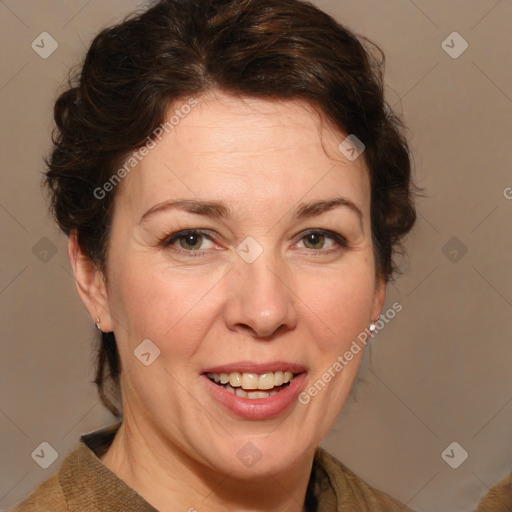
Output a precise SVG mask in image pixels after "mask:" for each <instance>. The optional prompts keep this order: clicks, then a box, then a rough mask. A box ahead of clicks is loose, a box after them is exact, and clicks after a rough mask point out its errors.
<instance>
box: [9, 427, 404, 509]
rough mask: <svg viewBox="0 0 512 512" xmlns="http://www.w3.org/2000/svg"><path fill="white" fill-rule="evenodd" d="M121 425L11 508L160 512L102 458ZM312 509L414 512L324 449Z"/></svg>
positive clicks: (97, 435) (95, 436) (90, 442)
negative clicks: (109, 467)
mask: <svg viewBox="0 0 512 512" xmlns="http://www.w3.org/2000/svg"><path fill="white" fill-rule="evenodd" d="M119 426H120V423H117V424H115V425H111V426H110V427H106V428H104V429H101V430H97V431H95V432H92V433H90V434H86V435H83V436H81V439H80V442H79V443H78V446H77V447H76V448H75V449H74V450H73V451H72V452H71V453H70V454H69V455H68V456H67V457H66V458H65V459H64V461H63V462H62V464H61V467H60V469H59V472H58V473H57V474H56V475H54V476H52V477H50V478H49V479H48V480H46V481H45V482H43V483H42V484H41V485H40V486H39V487H38V488H37V489H36V490H35V491H34V492H33V493H32V494H31V495H30V496H29V497H28V498H27V499H25V500H24V501H23V502H21V503H20V504H18V505H17V506H16V507H15V508H13V509H11V510H10V511H9V512H100V511H101V512H114V511H115V512H158V511H157V510H156V509H155V508H154V507H153V506H152V505H150V504H149V503H148V502H147V501H146V500H144V498H142V497H141V496H140V495H139V494H137V493H136V492H135V490H134V489H132V488H131V487H129V486H128V485H127V484H126V483H125V482H124V481H123V480H121V479H120V478H118V477H117V476H116V475H115V473H113V472H112V471H110V470H109V469H108V468H107V467H106V466H105V465H104V464H103V462H101V460H100V459H99V457H101V456H102V455H103V453H105V452H106V451H107V449H108V447H109V446H110V443H111V442H112V440H113V439H114V436H115V434H116V432H117V430H118V428H119ZM306 508H307V510H308V512H337V511H340V512H341V511H343V512H395V511H396V512H398V511H400V512H412V511H411V509H409V508H407V507H406V506H404V505H402V504H401V503H399V502H398V501H396V500H394V499H393V498H390V497H389V496H388V495H386V494H384V493H382V492H380V491H377V490H376V489H374V488H372V487H370V486H369V485H367V484H366V483H364V482H363V481H362V480H361V479H360V478H359V477H357V476H356V475H355V474H354V473H352V472H351V471H350V470H349V469H348V468H346V467H345V466H344V465H343V464H342V463H341V462H339V461H337V460H336V459H335V458H334V457H332V456H331V455H329V454H328V453H327V452H326V451H325V450H323V449H322V448H318V449H317V451H316V453H315V459H314V462H313V469H312V471H311V477H310V480H309V485H308V489H307V493H306Z"/></svg>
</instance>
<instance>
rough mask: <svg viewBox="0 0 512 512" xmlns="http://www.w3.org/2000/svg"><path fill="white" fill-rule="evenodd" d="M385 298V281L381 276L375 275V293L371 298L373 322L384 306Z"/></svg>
mask: <svg viewBox="0 0 512 512" xmlns="http://www.w3.org/2000/svg"><path fill="white" fill-rule="evenodd" d="M385 299H386V281H385V280H384V279H383V278H382V277H377V280H376V281H375V295H374V298H373V306H372V313H371V321H372V322H375V321H376V320H377V319H378V318H379V316H380V314H381V313H382V308H383V307H384V300H385Z"/></svg>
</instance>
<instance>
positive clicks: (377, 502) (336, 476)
mask: <svg viewBox="0 0 512 512" xmlns="http://www.w3.org/2000/svg"><path fill="white" fill-rule="evenodd" d="M315 462H316V463H317V465H319V466H320V467H322V469H323V470H324V471H325V473H326V476H327V477H328V478H329V480H330V484H331V486H332V488H333V489H334V492H335V493H336V497H337V501H338V509H339V510H344V511H345V510H346V511H354V512H355V511H360V510H372V511H375V512H394V511H396V512H398V511H400V512H413V511H412V509H410V508H408V507H407V506H406V505H404V504H403V503H400V502H399V501H397V500H395V499H394V498H392V497H391V496H389V495H388V494H386V493H384V492H382V491H379V490H378V489H375V488H374V487H372V486H371V485H369V484H367V483H366V482H365V481H364V480H362V479H361V478H359V477H358V476H357V475H356V474H355V473H353V472H352V471H351V470H350V469H348V468H347V467H346V466H345V465H344V464H343V463H341V462H340V461H339V460H337V459H336V458H335V457H333V456H332V455H331V454H330V453H328V452H327V451H326V450H324V449H323V448H320V447H319V448H317V451H316V454H315Z"/></svg>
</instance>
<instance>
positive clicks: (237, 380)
mask: <svg viewBox="0 0 512 512" xmlns="http://www.w3.org/2000/svg"><path fill="white" fill-rule="evenodd" d="M214 378H215V377H214ZM229 383H230V384H231V386H233V387H234V388H239V387H240V386H241V385H242V374H240V373H238V372H235V373H230V374H229Z"/></svg>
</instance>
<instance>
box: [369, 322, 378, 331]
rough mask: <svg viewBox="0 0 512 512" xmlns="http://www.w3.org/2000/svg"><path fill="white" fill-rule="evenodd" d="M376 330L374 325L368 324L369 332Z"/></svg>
mask: <svg viewBox="0 0 512 512" xmlns="http://www.w3.org/2000/svg"><path fill="white" fill-rule="evenodd" d="M376 328H377V327H376V326H375V324H373V323H372V324H370V332H374V331H375V329H376Z"/></svg>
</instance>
